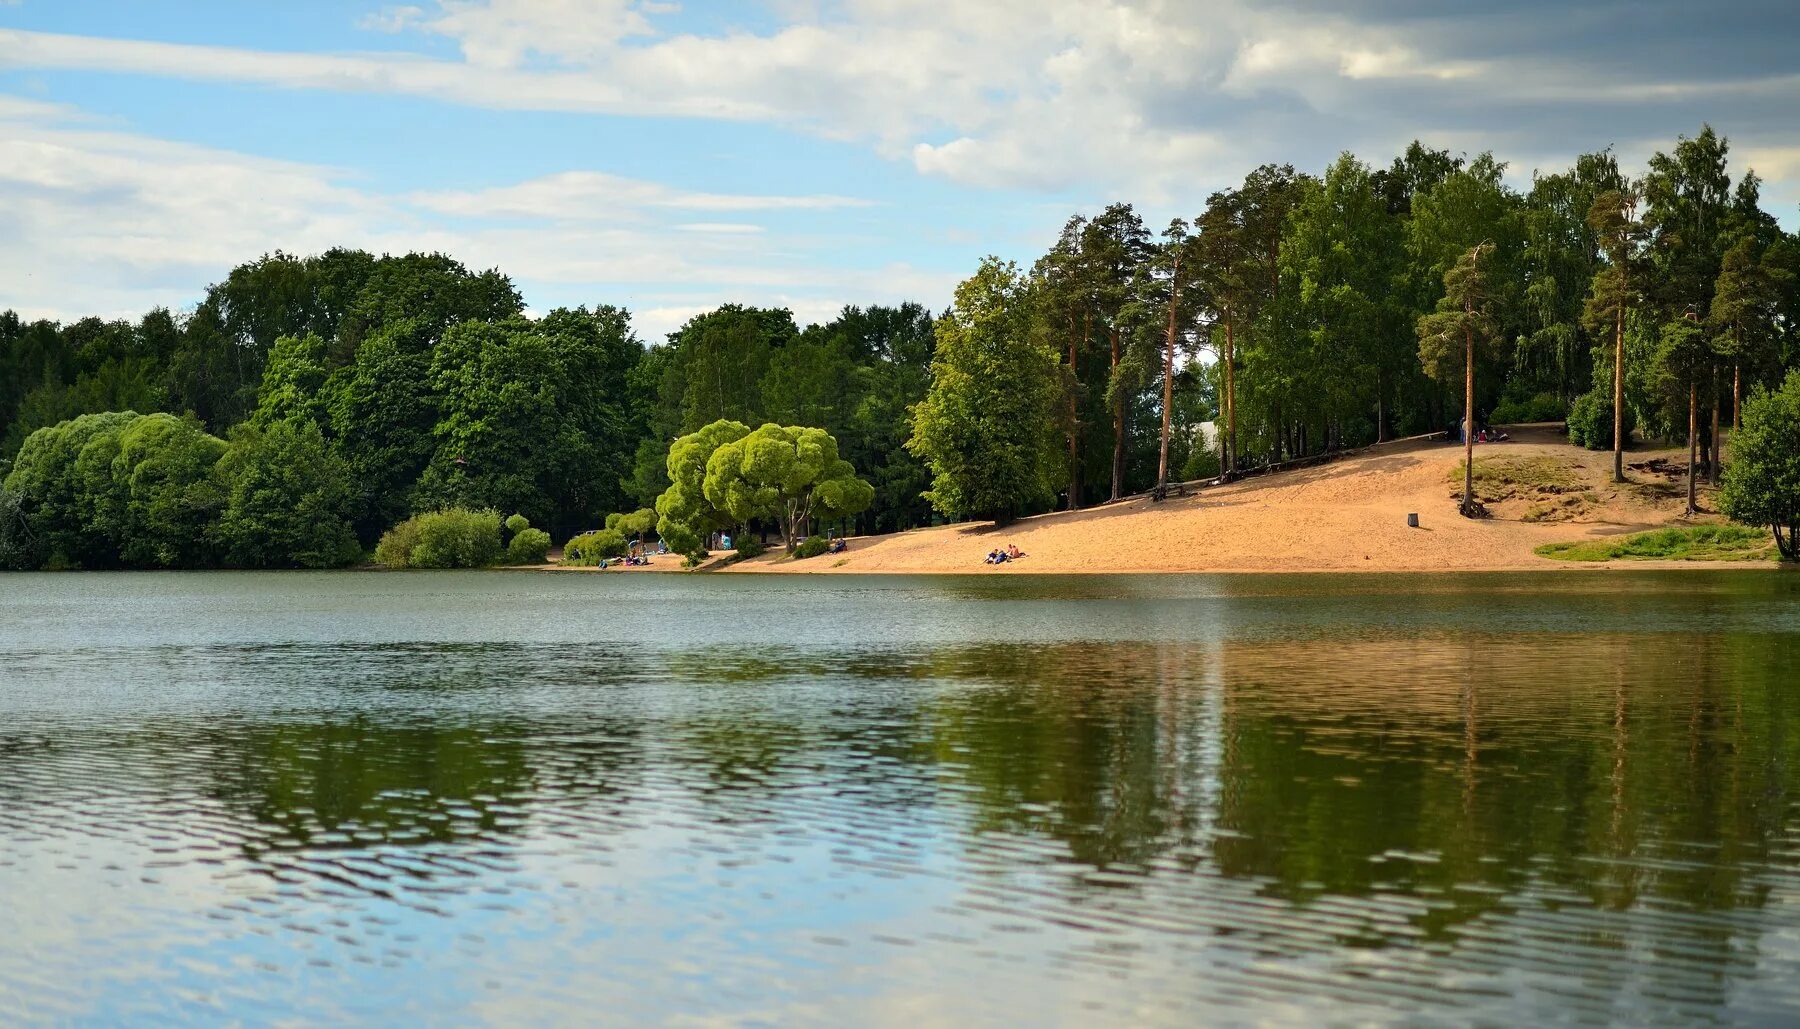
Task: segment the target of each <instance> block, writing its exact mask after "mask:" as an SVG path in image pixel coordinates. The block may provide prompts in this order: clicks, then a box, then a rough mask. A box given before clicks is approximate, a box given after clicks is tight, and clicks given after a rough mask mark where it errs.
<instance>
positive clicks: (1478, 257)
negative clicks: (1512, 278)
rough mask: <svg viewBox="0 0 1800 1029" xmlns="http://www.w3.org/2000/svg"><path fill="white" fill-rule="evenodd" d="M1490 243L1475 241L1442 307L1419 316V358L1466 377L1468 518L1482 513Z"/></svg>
mask: <svg viewBox="0 0 1800 1029" xmlns="http://www.w3.org/2000/svg"><path fill="white" fill-rule="evenodd" d="M1490 249H1491V248H1490V247H1489V245H1488V244H1486V243H1477V244H1476V245H1475V246H1473V247H1470V248H1469V250H1468V252H1467V253H1465V254H1463V256H1462V257H1461V258H1459V259H1458V260H1457V262H1456V264H1454V265H1452V266H1451V268H1450V270H1449V271H1447V272H1445V273H1444V298H1443V299H1442V300H1440V301H1438V309H1437V311H1435V312H1434V313H1432V314H1428V315H1422V316H1421V317H1420V318H1419V323H1418V333H1419V361H1420V363H1421V364H1423V365H1424V366H1425V371H1426V373H1427V374H1428V375H1430V376H1431V377H1432V378H1434V379H1437V380H1439V381H1451V380H1453V379H1454V378H1455V376H1456V373H1457V372H1461V373H1462V380H1463V423H1462V434H1463V496H1462V505H1461V510H1462V513H1463V516H1464V517H1465V518H1475V517H1478V516H1479V515H1480V513H1481V509H1480V504H1479V502H1478V501H1477V500H1476V499H1475V362H1476V360H1477V358H1478V356H1479V351H1480V350H1481V348H1483V347H1488V346H1491V345H1492V344H1493V340H1494V335H1495V326H1494V320H1493V315H1492V311H1491V308H1492V305H1493V294H1492V292H1491V291H1490V288H1489V285H1488V279H1487V270H1486V268H1485V266H1484V265H1483V263H1482V262H1483V260H1484V258H1485V257H1486V255H1487V253H1488V252H1489V251H1490Z"/></svg>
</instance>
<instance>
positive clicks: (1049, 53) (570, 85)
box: [0, 0, 1800, 201]
mask: <svg viewBox="0 0 1800 1029" xmlns="http://www.w3.org/2000/svg"><path fill="white" fill-rule="evenodd" d="M774 9H775V11H776V12H777V13H778V14H780V15H781V16H782V21H781V22H780V24H778V25H777V26H776V27H773V28H766V29H763V30H761V31H750V30H747V29H738V30H733V29H724V30H717V31H712V32H709V33H704V34H703V33H698V32H692V31H677V30H676V29H675V28H673V26H676V25H679V24H681V22H680V20H679V18H678V17H677V16H676V15H675V14H674V13H672V12H674V11H675V10H676V9H675V7H674V5H671V4H666V3H656V2H647V0H433V2H424V0H421V2H419V3H415V4H411V5H405V6H397V7H389V8H386V9H384V10H381V11H380V12H379V13H377V14H375V15H373V16H372V18H371V19H370V20H369V21H368V22H367V24H368V25H369V26H370V27H373V28H378V29H381V30H385V31H387V32H390V33H394V34H396V37H395V38H397V39H402V40H404V39H406V38H408V37H411V36H414V35H419V34H424V35H428V36H431V37H434V38H442V39H448V40H451V41H453V42H454V43H455V45H456V46H457V48H458V50H459V51H460V54H461V59H460V60H444V59H432V58H424V57H419V56H416V55H407V54H399V53H382V54H310V53H270V52H261V51H248V50H239V49H232V48H227V47H205V46H187V45H178V44H169V43H151V42H142V41H134V40H115V39H100V38H95V37H87V36H69V35H55V34H48V33H32V32H19V31H4V30H0V67H4V66H14V67H36V68H95V69H105V70H108V71H136V72H142V73H147V74H157V75H168V76H177V77H185V78H202V79H218V80H227V81H242V82H256V83H262V84H266V85H270V86H276V87H282V88H292V89H330V90H347V91H370V92H393V93H403V94H409V95H416V96H425V97H432V98H436V99H439V100H443V101H446V102H450V103H457V104H468V105H478V106H485V107H495V108H520V109H542V110H558V111H577V112H597V113H608V114H616V115H656V116H677V117H697V118H712V119H731V120H740V121H757V122H767V123H771V124H777V125H781V126H785V127H789V128H795V129H799V130H802V131H808V132H812V133H815V134H818V135H821V136H825V137H828V138H832V139H841V140H851V141H857V142H861V143H865V144H867V145H869V146H872V147H873V148H875V149H876V150H877V151H878V152H880V153H882V154H884V155H886V156H889V157H891V158H894V159H897V160H903V161H910V163H911V165H912V166H913V167H914V168H915V169H916V170H917V171H919V172H920V173H923V174H926V175H931V176H940V177H944V178H947V179H951V180H954V181H957V182H961V183H965V184H970V185H976V186H982V187H1011V188H1030V189H1042V190H1063V189H1071V188H1079V189H1083V190H1086V191H1089V192H1090V193H1093V192H1112V193H1119V194H1129V195H1132V196H1136V197H1140V198H1144V199H1148V200H1152V201H1154V200H1155V199H1156V198H1158V197H1166V196H1171V195H1175V194H1177V193H1186V194H1192V193H1201V194H1202V195H1203V193H1204V191H1205V190H1206V189H1209V188H1211V187H1214V186H1217V185H1219V184H1221V183H1223V182H1225V181H1228V180H1230V179H1234V178H1236V177H1237V176H1238V175H1241V174H1242V173H1243V172H1244V171H1245V170H1247V169H1248V167H1250V166H1252V165H1254V164H1256V163H1260V162H1262V161H1265V160H1277V161H1292V162H1294V163H1296V164H1300V165H1303V166H1308V167H1317V166H1320V165H1322V164H1323V163H1325V162H1326V161H1327V160H1329V158H1330V157H1331V156H1333V155H1334V154H1335V153H1336V152H1337V151H1339V150H1343V149H1351V150H1356V151H1358V152H1362V153H1366V154H1369V155H1370V156H1372V157H1376V158H1379V157H1380V156H1382V155H1385V154H1389V153H1393V152H1396V151H1397V150H1398V149H1400V148H1401V147H1403V146H1404V145H1405V143H1406V142H1407V141H1408V140H1410V139H1412V138H1414V137H1420V138H1423V139H1425V140H1426V141H1428V142H1433V143H1437V144H1438V145H1445V143H1446V142H1447V141H1448V142H1454V141H1459V140H1465V139H1473V140H1479V141H1480V142H1478V143H1476V144H1475V145H1477V146H1481V147H1493V148H1495V149H1496V150H1498V151H1499V152H1500V153H1501V156H1503V157H1509V156H1510V157H1513V158H1515V160H1521V159H1523V158H1526V157H1535V156H1536V155H1538V154H1545V155H1555V156H1556V157H1557V158H1559V159H1565V160H1566V159H1568V158H1569V157H1572V156H1573V155H1574V154H1576V153H1579V152H1581V151H1584V150H1589V149H1596V148H1598V147H1601V146H1605V145H1607V144H1616V145H1618V146H1619V148H1620V149H1621V152H1623V153H1626V154H1627V155H1634V154H1637V153H1640V152H1645V151H1647V150H1648V148H1649V147H1651V146H1653V145H1662V144H1665V143H1666V142H1667V141H1668V140H1670V139H1672V138H1673V136H1674V134H1675V133H1676V132H1678V131H1684V130H1685V131H1692V130H1693V129H1694V128H1695V127H1697V126H1698V124H1699V123H1700V122H1701V121H1702V120H1711V121H1713V122H1714V124H1715V125H1717V126H1719V127H1720V128H1721V129H1722V130H1724V131H1726V132H1727V133H1729V134H1731V135H1732V136H1734V137H1735V138H1737V139H1738V140H1739V141H1740V142H1742V143H1745V144H1748V145H1752V146H1756V147H1760V148H1763V149H1778V148H1780V147H1784V146H1792V145H1794V144H1795V142H1796V139H1797V136H1800V116H1797V115H1796V114H1795V113H1794V109H1793V105H1792V104H1791V103H1790V98H1791V97H1792V96H1793V94H1794V92H1795V90H1796V89H1800V75H1797V74H1796V70H1795V68H1794V66H1793V63H1792V57H1791V55H1792V53H1793V52H1794V50H1795V48H1796V45H1800V18H1796V17H1795V16H1794V15H1793V13H1792V11H1791V10H1790V9H1788V7H1787V6H1786V5H1784V4H1783V3H1781V2H1778V0H1742V2H1739V3H1734V4H1730V5H1723V6H1721V7H1720V8H1718V9H1716V10H1709V11H1708V13H1707V14H1706V15H1705V16H1704V17H1694V16H1693V15H1692V10H1691V8H1689V7H1687V6H1686V5H1684V4H1682V3H1680V2H1678V0H1646V3H1645V4H1644V5H1641V7H1640V8H1638V9H1637V10H1635V11H1634V13H1633V15H1632V16H1630V17H1626V16H1623V15H1621V14H1620V12H1619V11H1618V10H1616V9H1613V8H1606V9H1592V8H1581V7H1573V8H1572V7H1570V6H1569V5H1566V4H1562V3H1551V2H1549V0H1521V2H1520V3H1519V4H1512V5H1506V6H1505V7H1503V8H1496V7H1494V6H1493V5H1491V4H1474V3H1469V2H1464V0H1450V2H1445V3H1430V4H1427V3H1422V2H1420V0H1331V2H1324V0H1318V2H1314V0H1284V2H1275V3H1260V2H1252V0H1204V2H1190V0H1061V2H1052V0H983V2H981V3H946V2H943V0H837V2H826V0H821V2H812V3H798V2H794V3H780V4H776V5H774ZM1684 12H1685V13H1684ZM555 185H556V184H542V185H539V186H536V187H533V188H535V189H538V190H539V191H540V192H543V191H547V190H548V189H550V188H553V187H554V186H555ZM562 185H563V186H566V185H567V184H562Z"/></svg>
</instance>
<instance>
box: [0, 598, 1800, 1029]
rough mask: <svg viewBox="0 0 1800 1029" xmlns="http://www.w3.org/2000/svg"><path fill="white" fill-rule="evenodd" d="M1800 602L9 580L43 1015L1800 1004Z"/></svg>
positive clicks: (998, 1017)
mask: <svg viewBox="0 0 1800 1029" xmlns="http://www.w3.org/2000/svg"><path fill="white" fill-rule="evenodd" d="M1797 694H1800V577H1796V576H1793V575H1785V574H1778V573H1763V572H1743V571H1729V572H1722V573H1706V572H1684V573H1642V574H1625V573H1613V572H1608V573H1598V574H1590V573H1569V572H1558V573H1552V574H1544V575H1520V574H1495V575H1468V576H1445V575H1439V576H1404V575H1401V576H1395V575H1389V576H1345V575H1331V576H1242V577H1232V576H1171V577H1139V578H1128V577H1120V578H1106V577H1089V576H1083V577H1071V578H1066V579H1065V578H1054V577H1042V578H1033V577H1017V576H1006V577H993V578H984V577H980V576H971V577H966V578H965V577H934V578H910V577H890V576H881V577H835V576H833V577H813V578H806V577H802V578H787V577H777V576H755V577H743V578H734V577H718V576H714V577H708V576H649V575H541V574H530V573H407V574H350V573H321V574H307V573H295V574H250V573H245V574H233V573H204V574H81V575H10V576H4V577H0V898H4V902H0V1014H4V1015H5V1016H6V1017H7V1020H8V1021H12V1020H26V1021H38V1020H48V1021H81V1022H117V1021H121V1020H140V1021H141V1020H164V1021H182V1022H192V1021H202V1022H209V1021H250V1022H262V1021H268V1020H271V1019H275V1018H280V1017H296V1018H299V1019H303V1020H306V1021H312V1022H323V1021H335V1020H352V1021H363V1022H371V1021H393V1020H398V1019H403V1018H415V1017H422V1018H428V1019H432V1020H434V1021H450V1022H473V1021H508V1022H519V1021H524V1020H527V1019H544V1020H550V1021H557V1022H591V1021H593V1020H594V1019H596V1018H599V1017H606V1018H610V1019H613V1020H620V1021H624V1020H630V1021H651V1022H667V1021H679V1020H685V1019H691V1018H713V1019H718V1020H724V1021H729V1022H750V1023H768V1024H791V1023H797V1022H798V1023H827V1022H831V1023H836V1022H844V1021H848V1020H854V1021H855V1022H857V1023H860V1024H907V1025H913V1024H918V1023H920V1022H927V1023H929V1022H934V1021H944V1022H947V1021H959V1022H960V1021H968V1020H972V1019H975V1020H983V1019H984V1020H991V1021H1007V1022H1014V1023H1017V1022H1023V1021H1047V1022H1060V1023H1080V1024H1093V1023H1095V1022H1097V1021H1099V1022H1107V1021H1110V1022H1119V1021H1134V1022H1149V1023H1184V1024H1192V1023H1194V1022H1196V1021H1199V1020H1206V1021H1211V1022H1228V1023H1229V1022H1251V1021H1278V1022H1288V1021H1292V1022H1318V1021H1322V1020H1323V1021H1368V1020H1382V1019H1391V1018H1396V1017H1406V1016H1408V1015H1410V1016H1413V1017H1423V1018H1429V1019H1444V1018H1456V1019H1475V1020H1486V1021H1504V1022H1511V1023H1529V1022H1546V1021H1549V1022H1579V1021H1591V1022H1605V1021H1628V1022H1684V1023H1685V1022H1693V1021H1719V1022H1756V1021H1777V1020H1784V1019H1791V1018H1793V1017H1795V1016H1796V1015H1797V1014H1800V835H1797V829H1796V827H1797V826H1800V810H1797V808H1796V803H1797V798H1800V703H1797V701H1800V696H1797Z"/></svg>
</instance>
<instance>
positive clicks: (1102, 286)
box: [1081, 204, 1150, 500]
mask: <svg viewBox="0 0 1800 1029" xmlns="http://www.w3.org/2000/svg"><path fill="white" fill-rule="evenodd" d="M1081 253H1082V260H1083V261H1084V262H1085V263H1086V265H1087V269H1086V271H1085V273H1084V277H1085V279H1086V281H1087V282H1088V283H1089V284H1090V287H1089V288H1090V289H1091V291H1092V292H1091V296H1092V304H1093V309H1094V318H1095V321H1096V322H1097V323H1098V326H1099V328H1100V330H1101V331H1102V332H1104V333H1105V334H1106V338H1107V345H1108V348H1109V360H1110V364H1109V367H1108V375H1107V390H1106V395H1107V399H1108V401H1109V406H1110V407H1111V409H1112V423H1113V449H1112V493H1111V495H1110V497H1109V498H1108V499H1111V500H1118V499H1119V498H1121V497H1123V496H1124V495H1125V448H1126V434H1127V429H1126V423H1125V409H1126V405H1127V395H1128V393H1129V392H1130V390H1129V389H1127V388H1126V387H1125V386H1124V384H1123V383H1120V382H1118V381H1117V380H1118V379H1119V377H1120V376H1121V375H1122V374H1125V371H1124V368H1123V366H1124V364H1125V358H1126V347H1127V339H1126V335H1127V333H1128V332H1130V329H1131V326H1130V324H1129V319H1130V316H1131V308H1132V306H1133V304H1134V301H1135V300H1136V297H1135V286H1136V283H1137V279H1138V273H1139V268H1140V266H1141V265H1142V264H1143V263H1144V261H1145V259H1146V258H1147V257H1148V256H1149V253H1150V233H1149V231H1148V230H1147V229H1145V228H1144V222H1143V220H1142V219H1141V218H1139V217H1138V215H1137V212H1136V211H1133V210H1132V209H1131V205H1130V204H1110V205H1108V206H1107V208H1106V210H1104V211H1102V212H1100V213H1099V214H1097V215H1095V216H1094V217H1093V218H1092V219H1090V220H1089V221H1088V222H1087V224H1086V225H1085V226H1083V227H1082V233H1081Z"/></svg>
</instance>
